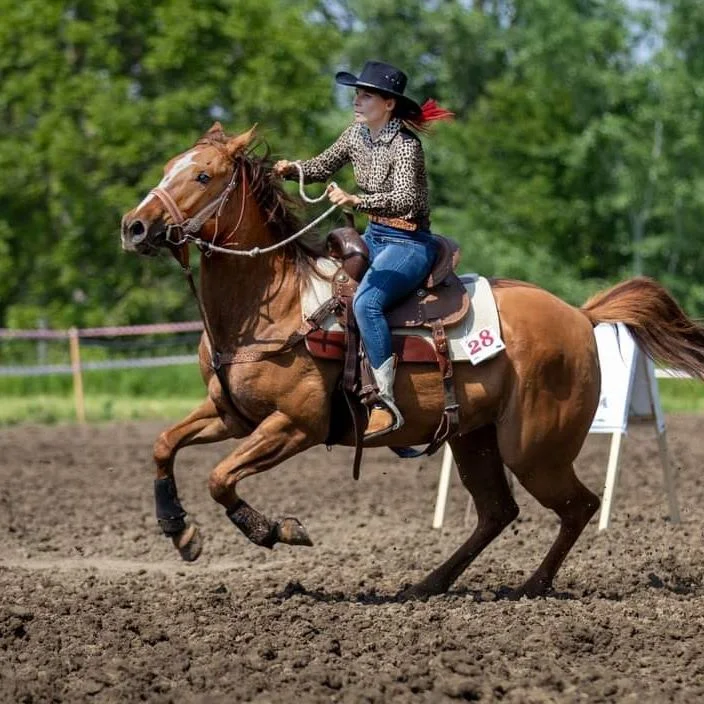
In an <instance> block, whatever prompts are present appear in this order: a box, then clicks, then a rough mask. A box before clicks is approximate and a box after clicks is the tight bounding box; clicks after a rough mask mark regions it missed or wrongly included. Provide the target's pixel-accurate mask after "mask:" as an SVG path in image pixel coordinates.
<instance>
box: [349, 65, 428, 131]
mask: <svg viewBox="0 0 704 704" xmlns="http://www.w3.org/2000/svg"><path fill="white" fill-rule="evenodd" d="M335 80H336V81H337V82H338V83H340V84H341V85H343V86H359V87H360V88H373V89H374V90H377V91H380V92H381V93H385V94H386V95H390V96H391V97H393V98H396V100H398V101H399V103H400V105H401V106H402V110H403V112H405V113H406V114H407V115H408V116H409V117H414V116H415V115H420V112H421V109H420V105H418V103H416V101H415V100H413V99H412V98H409V97H408V96H406V95H404V94H403V91H404V90H405V89H406V82H407V80H408V78H407V76H406V74H405V73H404V72H403V71H401V70H400V69H398V68H396V67H395V66H392V65H391V64H385V63H382V62H381V61H367V63H366V64H364V68H363V69H362V73H360V74H359V78H358V77H357V76H355V75H354V74H352V73H348V72H347V71H339V72H338V73H336V74H335Z"/></svg>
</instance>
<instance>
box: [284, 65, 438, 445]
mask: <svg viewBox="0 0 704 704" xmlns="http://www.w3.org/2000/svg"><path fill="white" fill-rule="evenodd" d="M335 80H336V81H337V83H340V84H342V85H346V86H354V87H355V89H356V90H355V99H354V123H353V124H352V125H350V126H349V127H348V128H347V129H346V130H345V131H344V132H343V133H342V134H341V135H340V137H339V138H338V139H337V141H336V142H335V143H334V144H333V145H332V146H331V147H329V148H328V149H326V150H325V151H324V152H323V153H322V154H320V155H319V156H317V157H315V158H313V159H309V160H308V161H302V162H298V163H299V164H300V166H301V167H302V169H303V175H304V177H305V180H306V181H307V182H309V183H310V182H319V181H327V180H328V179H329V178H330V177H331V176H332V175H333V174H334V173H335V172H336V171H337V170H338V169H340V168H341V167H342V166H343V165H344V164H346V163H347V162H352V166H353V169H354V176H355V180H356V182H357V185H358V186H359V188H360V189H361V191H362V194H361V195H355V194H351V193H347V192H345V191H343V190H342V189H341V188H338V187H330V188H329V189H328V197H329V199H330V201H331V202H332V203H335V204H336V205H339V206H342V207H345V206H348V207H352V208H354V209H355V210H358V211H360V212H363V213H368V214H369V224H368V226H367V229H366V231H365V233H364V240H365V242H366V244H367V246H368V247H369V260H370V266H369V269H368V270H367V272H366V274H365V275H364V278H363V279H362V281H361V282H360V285H359V288H358V289H357V293H356V295H355V298H354V304H353V306H354V314H355V318H356V320H357V324H358V326H359V330H360V334H361V337H362V341H363V343H364V348H365V351H366V354H367V357H368V358H369V363H370V366H371V368H372V373H373V375H374V380H375V381H376V384H377V386H378V388H379V398H380V399H381V401H382V402H383V405H381V404H378V405H374V406H373V407H372V410H371V412H370V415H369V423H368V425H367V430H366V432H365V434H364V437H365V440H368V439H370V438H373V437H378V436H379V435H384V434H385V433H388V432H390V431H392V430H396V429H397V428H400V427H401V425H403V416H402V415H401V412H400V411H399V409H398V408H397V406H396V402H395V400H394V392H393V385H394V377H395V373H396V356H395V355H394V354H393V353H392V345H391V331H390V330H389V325H388V323H387V322H386V317H385V315H384V311H385V310H387V309H389V308H390V307H391V306H393V305H394V303H396V302H397V301H399V300H401V299H402V298H404V297H405V296H407V295H408V294H409V293H411V291H414V290H415V289H416V288H417V287H418V286H419V285H420V284H421V283H422V282H423V280H424V279H425V278H426V277H427V275H428V273H429V272H430V270H431V268H432V266H433V262H434V260H435V253H436V247H435V243H434V242H433V240H432V237H431V233H430V213H429V208H428V184H427V179H426V173H425V159H424V155H423V147H422V145H421V143H420V139H419V138H418V136H417V135H416V134H415V132H414V131H413V130H414V129H415V130H423V129H424V124H425V123H427V122H429V121H430V120H438V119H446V118H449V117H451V116H452V113H450V112H447V111H446V110H443V109H442V108H438V107H437V105H436V104H435V102H434V101H427V102H426V103H425V104H424V105H423V107H422V108H421V106H420V105H418V103H416V102H415V101H414V100H412V99H411V98H409V97H407V96H405V95H404V94H403V92H404V90H405V87H406V82H407V78H406V75H405V74H404V73H403V72H402V71H400V70H399V69H397V68H395V67H394V66H391V65H389V64H385V63H381V62H379V61H367V63H366V64H365V65H364V68H363V70H362V73H361V74H360V75H359V78H357V77H356V76H354V75H353V74H351V73H347V72H344V71H342V72H340V73H338V74H337V75H336V76H335ZM274 173H275V174H277V175H279V176H283V177H290V178H295V177H297V176H298V171H297V169H296V168H295V167H294V165H293V164H292V163H291V162H290V161H286V160H282V161H278V162H276V164H274Z"/></svg>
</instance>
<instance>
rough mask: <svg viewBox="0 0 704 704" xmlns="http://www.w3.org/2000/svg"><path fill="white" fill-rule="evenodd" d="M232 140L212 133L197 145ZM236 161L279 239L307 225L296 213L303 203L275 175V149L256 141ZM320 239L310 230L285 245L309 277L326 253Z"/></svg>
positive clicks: (294, 260)
mask: <svg viewBox="0 0 704 704" xmlns="http://www.w3.org/2000/svg"><path fill="white" fill-rule="evenodd" d="M228 139H229V137H228V135H226V134H225V133H224V132H223V131H220V132H216V133H212V132H211V133H210V134H208V136H207V137H204V138H202V139H200V140H198V141H197V142H196V146H197V145H200V144H205V145H209V146H214V147H222V146H223V145H224V144H225V143H226V142H227V141H228ZM262 146H264V149H265V151H264V153H263V154H262V155H258V154H256V153H255V152H256V150H257V149H259V148H260V147H262ZM228 158H229V157H228ZM234 161H235V163H236V164H237V163H241V164H242V165H243V166H244V168H245V173H246V175H247V181H248V182H249V188H250V189H251V193H252V195H253V196H254V199H255V200H256V202H257V204H258V205H259V207H260V208H261V209H262V211H263V212H264V214H265V216H266V223H267V225H268V226H269V227H270V228H271V229H272V230H273V231H274V233H275V234H276V237H277V239H280V240H283V239H285V238H286V237H289V236H290V235H292V234H293V233H294V232H297V231H298V230H300V229H302V228H303V224H302V222H301V219H300V217H299V215H298V213H297V212H296V209H297V208H298V207H299V206H300V204H299V203H298V201H297V200H296V199H294V198H293V197H292V196H291V195H289V194H288V193H287V192H286V191H285V190H284V188H283V186H282V185H281V183H280V182H279V179H278V178H275V177H274V176H273V175H272V171H271V168H272V166H273V160H272V159H271V149H270V148H269V145H268V144H267V143H266V142H264V141H258V142H255V143H254V144H253V145H251V146H250V147H249V148H248V149H247V151H246V152H243V153H241V154H238V155H237V156H236V157H235V159H234ZM319 242H320V238H319V236H318V235H316V234H315V233H313V234H310V233H307V234H306V235H304V236H302V237H299V238H298V239H296V240H294V241H293V242H291V243H290V244H288V245H286V247H285V248H284V250H285V251H286V252H287V254H288V255H289V256H290V257H291V259H292V260H293V262H294V264H295V266H296V269H297V270H298V272H299V273H300V274H302V275H304V276H308V275H309V274H310V273H311V272H312V271H315V270H316V267H315V260H316V259H317V258H318V257H319V256H321V254H322V252H321V251H320V244H319ZM316 245H317V246H316Z"/></svg>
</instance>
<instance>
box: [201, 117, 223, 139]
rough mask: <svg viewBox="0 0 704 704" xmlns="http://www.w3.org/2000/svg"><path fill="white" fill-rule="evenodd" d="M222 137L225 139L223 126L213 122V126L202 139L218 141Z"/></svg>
mask: <svg viewBox="0 0 704 704" xmlns="http://www.w3.org/2000/svg"><path fill="white" fill-rule="evenodd" d="M218 137H220V138H221V139H224V137H225V132H224V131H223V129H222V125H221V124H220V123H219V122H217V121H216V122H213V126H212V127H211V128H210V129H209V130H208V131H207V132H206V133H205V134H204V135H203V136H202V137H201V139H217V138H218Z"/></svg>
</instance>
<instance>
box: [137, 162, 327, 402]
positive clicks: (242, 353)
mask: <svg viewBox="0 0 704 704" xmlns="http://www.w3.org/2000/svg"><path fill="white" fill-rule="evenodd" d="M293 163H294V165H295V166H296V168H297V169H298V173H299V186H298V187H299V193H300V196H301V198H302V199H303V200H304V201H305V202H307V203H318V202H320V201H321V200H322V199H323V198H325V196H326V195H327V189H326V190H325V192H324V193H323V194H322V195H321V196H319V197H318V198H310V197H308V196H307V195H306V194H305V192H304V190H303V169H302V168H301V165H300V164H299V163H298V162H293ZM238 173H241V175H242V178H241V180H240V190H241V192H242V205H241V208H240V214H239V217H238V220H237V224H236V225H235V227H234V228H233V229H232V230H231V231H230V233H229V234H228V235H227V237H225V239H224V240H223V242H227V241H228V240H229V239H230V237H232V235H234V234H235V232H237V230H238V229H239V227H240V225H241V224H242V221H243V219H244V211H245V205H246V200H247V193H246V189H245V186H246V182H247V178H246V172H245V166H244V162H242V163H241V164H240V168H239V169H238V168H237V165H236V164H235V166H234V168H233V171H232V177H231V178H230V181H229V182H228V184H227V186H226V187H225V189H224V190H223V192H222V193H221V194H220V195H219V196H217V197H216V198H215V199H214V200H213V201H211V202H210V203H208V204H207V205H205V206H204V207H203V208H201V209H200V210H199V211H198V212H197V213H196V214H195V215H194V216H192V217H190V218H187V217H186V216H185V215H184V214H183V212H182V211H181V209H180V208H179V207H178V204H177V203H176V202H175V201H174V199H173V198H172V197H171V195H170V194H169V193H168V191H166V190H164V189H163V188H158V187H157V188H153V189H152V190H151V191H150V193H151V194H153V195H154V196H155V197H156V198H158V199H159V200H160V201H161V203H162V204H163V206H164V207H165V208H166V210H167V211H168V212H169V215H170V216H171V220H172V223H170V224H169V225H167V233H166V241H167V243H168V245H169V247H170V250H171V253H172V254H173V256H174V258H175V259H176V260H177V261H178V263H179V264H180V265H181V269H182V270H183V273H184V275H185V276H186V280H187V282H188V287H189V288H190V290H191V293H192V294H193V297H194V298H195V299H196V303H197V305H198V311H199V313H200V317H201V319H202V320H203V328H204V330H205V334H206V338H207V341H208V346H209V348H210V359H211V363H210V364H211V367H212V368H213V370H214V371H215V373H216V374H217V377H218V380H219V381H220V385H221V386H222V388H223V389H226V390H227V391H226V393H227V395H228V397H229V400H230V402H231V404H232V406H233V407H235V404H234V401H233V399H232V396H231V395H230V393H229V389H228V386H227V383H226V378H225V376H224V374H222V367H223V366H224V365H229V364H242V363H245V362H257V361H260V360H263V359H268V358H269V357H275V356H277V355H279V354H283V353H284V352H287V351H289V350H290V349H293V348H294V347H295V346H296V345H297V344H298V343H299V342H301V341H302V340H304V339H305V337H306V336H307V335H308V334H309V333H311V332H313V331H314V330H317V329H319V328H320V325H321V324H322V322H323V320H325V318H326V317H327V316H328V315H329V314H330V313H331V312H332V309H333V303H332V299H331V300H329V301H326V302H325V303H324V304H323V305H322V306H321V307H320V308H319V309H318V310H316V311H315V312H314V313H313V314H312V315H310V316H309V317H308V318H306V320H304V321H303V323H302V324H301V325H300V326H299V327H298V329H297V330H296V331H295V332H293V333H292V334H291V335H289V336H288V338H287V339H286V340H285V341H284V342H283V344H282V345H281V346H279V347H278V348H277V349H274V350H265V351H263V352H262V351H257V350H246V349H245V350H243V349H239V350H237V352H235V353H222V352H218V351H217V350H216V349H215V345H214V337H213V333H212V329H211V327H210V323H209V321H208V316H207V314H206V312H205V308H204V307H203V302H202V300H201V297H200V295H199V294H198V288H197V286H196V283H195V280H194V279H193V272H192V270H191V267H190V263H189V250H188V244H189V243H191V242H193V243H194V244H195V245H196V246H197V247H198V248H199V249H200V250H201V251H202V252H204V254H206V256H207V255H208V254H211V253H212V252H220V253H223V254H235V255H239V256H248V257H255V256H258V255H260V254H266V253H268V252H273V251H274V250H276V249H280V248H281V247H284V246H285V245H287V244H289V243H290V242H293V241H294V240H296V239H297V238H299V237H300V236H301V235H303V234H305V233H306V232H308V231H309V230H310V229H312V228H313V227H314V226H315V225H317V224H318V223H319V222H321V221H322V220H324V219H325V218H327V217H328V216H329V215H330V214H331V213H332V212H333V211H334V210H336V209H337V207H338V206H337V205H333V206H331V207H330V208H328V209H327V210H326V211H325V212H324V213H323V214H322V215H320V216H319V217H317V218H316V219H315V220H313V222H311V223H309V224H308V225H306V226H305V227H304V228H302V229H301V230H299V231H298V232H296V233H294V234H293V235H291V236H290V237H287V238H286V239H285V240H282V241H281V242H277V243H276V244H274V245H271V246H270V247H253V248H252V249H248V250H237V249H231V248H227V247H221V246H218V245H215V244H213V243H212V242H209V241H206V240H202V239H201V238H199V237H197V236H196V235H197V234H198V233H199V232H200V230H201V229H202V227H203V225H205V223H206V222H207V221H208V220H210V219H211V218H212V217H213V216H214V217H215V234H214V235H213V239H215V238H216V237H217V236H218V229H219V218H220V216H221V215H222V212H223V209H224V208H225V206H226V204H227V202H228V201H229V199H230V196H231V194H232V192H233V191H234V190H235V187H236V186H237V183H238V179H237V175H238ZM334 185H335V184H334V182H331V184H330V186H334ZM330 186H329V187H330ZM329 187H328V188H329ZM172 230H178V231H179V232H180V233H181V237H180V239H176V240H174V239H172V238H171V232H172ZM184 245H185V246H184Z"/></svg>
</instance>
